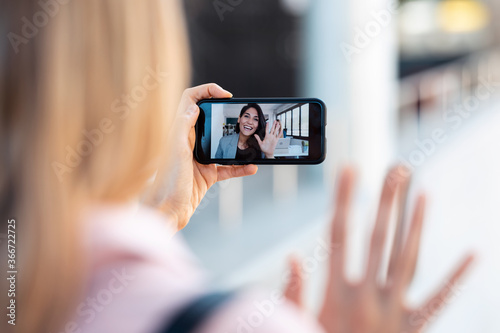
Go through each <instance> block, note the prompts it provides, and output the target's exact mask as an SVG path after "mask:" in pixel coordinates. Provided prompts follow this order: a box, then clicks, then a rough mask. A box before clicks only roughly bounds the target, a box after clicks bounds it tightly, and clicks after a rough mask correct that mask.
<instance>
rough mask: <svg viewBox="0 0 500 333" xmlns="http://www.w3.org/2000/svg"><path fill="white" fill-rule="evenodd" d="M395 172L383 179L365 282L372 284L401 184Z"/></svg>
mask: <svg viewBox="0 0 500 333" xmlns="http://www.w3.org/2000/svg"><path fill="white" fill-rule="evenodd" d="M396 172H397V168H392V169H391V170H390V171H389V173H388V174H387V176H386V178H385V181H384V187H383V189H382V194H381V196H380V204H379V208H378V213H377V219H376V222H375V227H374V229H373V233H372V237H371V242H370V252H369V259H368V267H367V271H366V280H367V281H371V282H373V283H375V282H376V281H377V274H378V271H379V267H380V263H381V261H382V254H383V250H384V245H385V241H386V237H387V229H388V225H389V218H390V215H391V210H392V205H393V202H394V197H395V194H396V191H397V189H398V188H399V184H400V183H401V179H400V178H396V177H397V176H395V173H396Z"/></svg>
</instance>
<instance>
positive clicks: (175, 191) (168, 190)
mask: <svg viewBox="0 0 500 333" xmlns="http://www.w3.org/2000/svg"><path fill="white" fill-rule="evenodd" d="M212 97H214V98H230V97H232V94H231V93H230V92H228V91H226V90H224V89H222V88H221V87H220V86H218V85H217V84H214V83H210V84H204V85H201V86H197V87H194V88H190V89H186V90H185V91H184V93H183V95H182V99H181V102H180V104H179V108H178V110H177V114H176V118H175V120H174V124H173V126H172V135H171V137H170V140H169V144H170V145H172V153H171V156H170V158H169V160H170V161H171V163H170V164H169V165H167V166H166V167H165V168H164V170H158V174H157V176H156V179H155V183H154V184H153V186H152V188H151V189H149V194H148V195H147V196H146V198H147V201H146V203H148V204H150V205H153V206H155V207H158V208H160V209H161V210H162V211H163V212H165V213H166V214H167V215H169V216H170V217H171V218H173V219H175V220H176V221H177V227H178V229H182V228H184V227H185V226H186V224H187V223H188V222H189V219H190V218H191V216H192V215H193V213H194V211H195V210H196V207H198V205H199V204H200V202H201V199H203V196H204V195H205V193H206V192H207V191H208V189H209V188H210V187H211V186H212V185H214V184H215V183H216V182H218V181H222V180H226V179H229V178H234V177H243V176H249V175H253V174H255V173H256V172H257V166H255V165H245V166H217V165H215V164H211V165H202V164H199V163H198V162H196V161H195V160H194V158H193V149H194V145H195V141H196V134H195V129H194V125H195V124H196V120H197V119H198V115H199V113H200V110H199V108H198V106H197V105H196V103H197V102H198V101H200V100H202V99H205V98H212Z"/></svg>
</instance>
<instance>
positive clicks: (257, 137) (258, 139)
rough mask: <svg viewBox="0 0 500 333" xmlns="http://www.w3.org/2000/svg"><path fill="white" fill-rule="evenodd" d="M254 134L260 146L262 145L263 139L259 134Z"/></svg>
mask: <svg viewBox="0 0 500 333" xmlns="http://www.w3.org/2000/svg"><path fill="white" fill-rule="evenodd" d="M253 136H254V137H255V139H256V140H257V143H258V144H259V146H260V145H262V140H261V139H260V136H258V135H257V134H254V135H253Z"/></svg>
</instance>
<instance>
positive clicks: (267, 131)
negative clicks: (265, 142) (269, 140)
mask: <svg viewBox="0 0 500 333" xmlns="http://www.w3.org/2000/svg"><path fill="white" fill-rule="evenodd" d="M268 134H269V122H267V123H266V136H267V135H268Z"/></svg>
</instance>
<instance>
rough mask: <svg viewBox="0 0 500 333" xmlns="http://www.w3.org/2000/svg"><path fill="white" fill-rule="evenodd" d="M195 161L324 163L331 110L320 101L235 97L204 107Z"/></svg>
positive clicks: (204, 103) (206, 102)
mask: <svg viewBox="0 0 500 333" xmlns="http://www.w3.org/2000/svg"><path fill="white" fill-rule="evenodd" d="M198 106H199V108H200V116H199V118H198V121H197V123H196V126H195V129H196V143H195V148H194V156H195V159H196V160H197V161H198V162H200V163H202V164H212V163H217V164H229V165H232V164H319V163H321V162H323V161H324V160H325V154H326V153H325V152H326V139H325V127H326V106H325V103H323V102H322V101H321V100H319V99H316V98H229V99H205V100H202V101H199V102H198Z"/></svg>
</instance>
